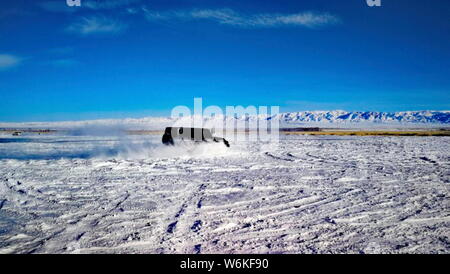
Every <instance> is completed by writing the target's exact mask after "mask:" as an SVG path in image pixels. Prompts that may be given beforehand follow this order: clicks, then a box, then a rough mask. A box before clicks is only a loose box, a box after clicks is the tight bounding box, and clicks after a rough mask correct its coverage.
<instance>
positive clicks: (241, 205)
mask: <svg viewBox="0 0 450 274" xmlns="http://www.w3.org/2000/svg"><path fill="white" fill-rule="evenodd" d="M449 151H450V138H447V137H440V138H438V137H325V136H288V137H285V139H282V140H281V142H280V144H279V145H275V144H258V143H241V144H232V147H231V149H227V148H226V147H225V146H223V145H222V144H208V145H199V146H190V145H188V144H185V145H182V146H181V147H175V148H174V147H165V146H162V145H160V136H155V137H148V136H140V137H133V138H125V137H120V136H119V137H108V136H94V137H92V136H90V137H89V136H53V137H39V138H37V137H35V138H31V137H20V138H9V137H8V138H1V139H0V253H131V252H132V253H181V252H187V253H198V252H200V253H238V252H243V253H299V252H301V253H329V252H339V253H361V252H364V253H372V252H377V253H378V252H381V253H449V252H450V240H449V237H450V235H449V234H450V233H449V225H450V199H449V183H450V181H449V175H450V174H449V173H450V157H449V154H448V152H449Z"/></svg>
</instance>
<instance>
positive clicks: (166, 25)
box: [0, 0, 450, 121]
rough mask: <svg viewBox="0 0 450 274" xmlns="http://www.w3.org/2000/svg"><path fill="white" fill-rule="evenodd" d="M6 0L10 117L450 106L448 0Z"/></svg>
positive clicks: (1, 18)
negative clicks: (74, 2) (376, 1)
mask: <svg viewBox="0 0 450 274" xmlns="http://www.w3.org/2000/svg"><path fill="white" fill-rule="evenodd" d="M381 3H382V6H381V7H368V6H367V4H366V1H365V0H348V1H334V0H314V1H312V0H310V1H301V0H296V1H286V0H277V1H266V0H254V1H251V0H242V1H232V0H217V1H216V0H195V1H194V0H156V1H144V0H141V1H139V0H110V1H106V0H91V1H88V0H81V7H79V8H78V7H68V6H67V5H66V0H47V1H45V0H44V1H27V0H15V1H0V4H1V8H0V121H53V120H80V119H95V118H122V117H142V116H151V115H156V116H160V115H169V114H170V110H171V109H172V108H173V107H174V106H176V105H187V106H192V104H193V98H194V97H202V98H203V104H204V105H219V106H226V105H244V106H246V105H279V106H280V107H281V111H295V110H333V109H344V110H349V111H354V110H360V111H369V110H370V111H403V110H426V109H431V110H448V109H450V72H449V67H450V50H449V49H450V20H449V14H450V1H446V0H442V1H440V0H434V1H424V0H420V1H412V0H381Z"/></svg>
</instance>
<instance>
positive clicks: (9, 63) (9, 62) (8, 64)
mask: <svg viewBox="0 0 450 274" xmlns="http://www.w3.org/2000/svg"><path fill="white" fill-rule="evenodd" d="M21 61H22V58H20V57H17V56H14V55H11V54H0V70H5V69H9V68H12V67H15V66H17V65H19V64H20V62H21Z"/></svg>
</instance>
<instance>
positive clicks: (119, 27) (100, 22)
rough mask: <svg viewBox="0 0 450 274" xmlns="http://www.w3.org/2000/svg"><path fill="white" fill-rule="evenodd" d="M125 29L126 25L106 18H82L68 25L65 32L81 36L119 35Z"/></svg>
mask: <svg viewBox="0 0 450 274" xmlns="http://www.w3.org/2000/svg"><path fill="white" fill-rule="evenodd" d="M125 28H126V25H124V24H122V23H120V22H118V21H115V20H112V19H109V18H106V17H98V16H91V17H82V18H81V19H80V20H79V21H78V22H75V23H73V24H71V25H69V26H68V27H67V28H66V30H67V31H69V32H75V33H79V34H82V35H89V34H100V33H119V32H122V31H123V30H124V29H125Z"/></svg>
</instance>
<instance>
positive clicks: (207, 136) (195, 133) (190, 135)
mask: <svg viewBox="0 0 450 274" xmlns="http://www.w3.org/2000/svg"><path fill="white" fill-rule="evenodd" d="M176 139H180V140H191V141H194V142H208V141H213V142H216V143H219V142H223V143H224V144H225V146H227V147H230V144H229V143H228V141H227V140H225V139H224V138H221V137H214V136H213V135H212V133H211V130H209V129H206V128H192V127H166V130H165V131H164V135H163V137H162V142H163V144H165V145H174V144H175V142H174V140H176Z"/></svg>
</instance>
